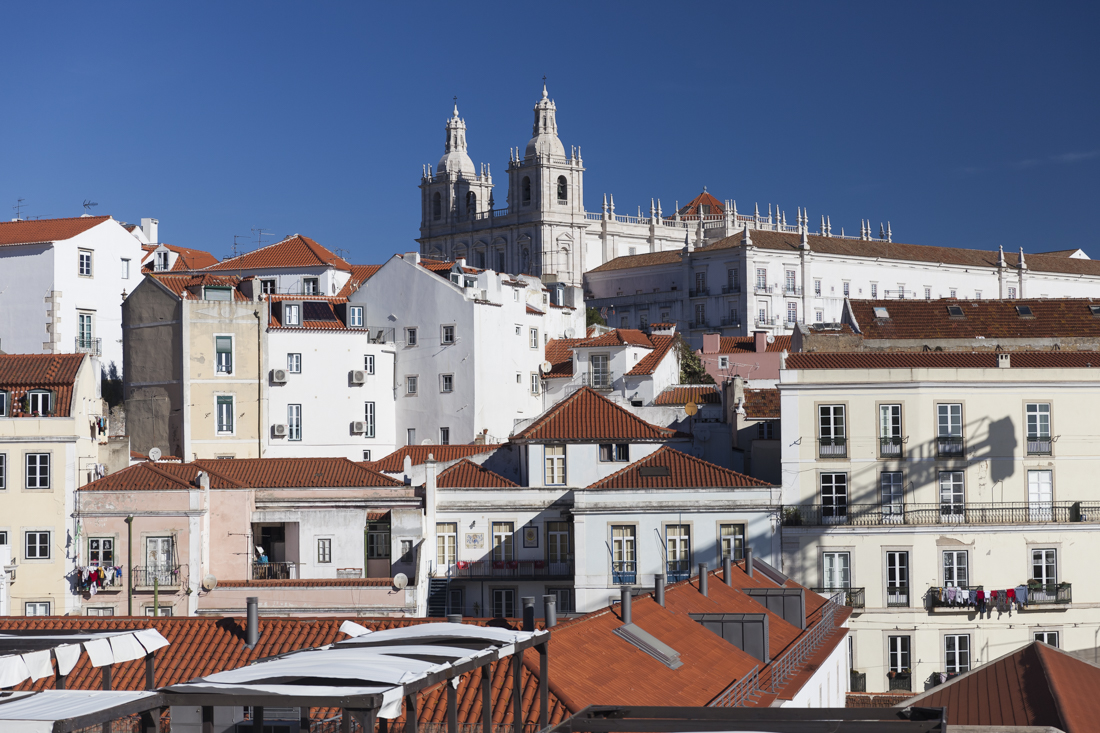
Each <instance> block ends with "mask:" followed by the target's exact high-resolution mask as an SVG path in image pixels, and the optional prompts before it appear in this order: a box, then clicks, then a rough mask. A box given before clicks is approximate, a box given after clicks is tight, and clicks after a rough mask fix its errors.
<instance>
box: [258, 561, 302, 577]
mask: <svg viewBox="0 0 1100 733" xmlns="http://www.w3.org/2000/svg"><path fill="white" fill-rule="evenodd" d="M297 577H298V573H297V567H296V566H295V563H292V562H254V563H252V580H294V579H296V578H297Z"/></svg>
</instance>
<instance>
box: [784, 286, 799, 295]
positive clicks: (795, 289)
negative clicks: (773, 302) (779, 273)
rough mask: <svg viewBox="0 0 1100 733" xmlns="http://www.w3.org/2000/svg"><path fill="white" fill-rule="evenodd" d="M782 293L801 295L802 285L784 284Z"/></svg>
mask: <svg viewBox="0 0 1100 733" xmlns="http://www.w3.org/2000/svg"><path fill="white" fill-rule="evenodd" d="M783 294H784V295H802V287H801V286H800V285H784V286H783Z"/></svg>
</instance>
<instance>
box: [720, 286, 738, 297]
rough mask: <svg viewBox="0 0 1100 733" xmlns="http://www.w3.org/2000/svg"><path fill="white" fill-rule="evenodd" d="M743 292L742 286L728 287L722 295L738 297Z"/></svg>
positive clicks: (723, 289)
mask: <svg viewBox="0 0 1100 733" xmlns="http://www.w3.org/2000/svg"><path fill="white" fill-rule="evenodd" d="M740 292H741V286H740V285H726V286H724V287H723V288H722V295H736V294H737V293H740Z"/></svg>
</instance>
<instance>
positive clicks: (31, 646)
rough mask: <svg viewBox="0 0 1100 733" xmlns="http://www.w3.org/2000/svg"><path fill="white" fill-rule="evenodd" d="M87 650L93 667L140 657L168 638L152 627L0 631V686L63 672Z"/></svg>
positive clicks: (165, 643)
mask: <svg viewBox="0 0 1100 733" xmlns="http://www.w3.org/2000/svg"><path fill="white" fill-rule="evenodd" d="M82 645H83V648H84V651H86V652H87V653H88V659H89V661H91V663H92V666H93V667H105V666H107V665H110V664H119V663H121V662H129V661H131V660H134V659H141V658H142V657H144V656H145V655H146V654H147V653H152V652H154V651H156V650H157V649H160V648H161V647H166V646H168V640H167V639H165V638H164V637H163V636H161V634H160V632H159V631H157V630H156V629H138V630H137V631H95V632H64V633H58V634H41V633H33V634H12V633H8V634H0V687H15V686H16V685H18V684H19V683H20V682H23V681H24V680H26V679H30V680H32V681H35V682H36V681H38V680H40V679H42V678H43V677H50V676H52V675H53V674H54V669H53V664H52V663H51V662H50V656H51V654H52V656H53V658H54V659H56V660H57V671H58V672H59V673H60V674H62V675H67V674H69V673H70V672H72V671H73V667H75V666H76V663H77V662H78V661H79V660H80V649H81V646H82Z"/></svg>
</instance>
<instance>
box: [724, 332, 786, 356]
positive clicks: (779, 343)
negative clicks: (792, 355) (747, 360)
mask: <svg viewBox="0 0 1100 733" xmlns="http://www.w3.org/2000/svg"><path fill="white" fill-rule="evenodd" d="M790 350H791V337H790V336H775V337H773V339H772V342H771V343H769V344H768V345H767V347H766V348H765V349H764V351H765V352H772V353H776V352H780V351H790ZM717 353H719V354H755V353H756V339H755V338H754V337H753V336H723V337H722V338H720V339H719V340H718V351H717ZM706 356H711V354H706Z"/></svg>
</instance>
